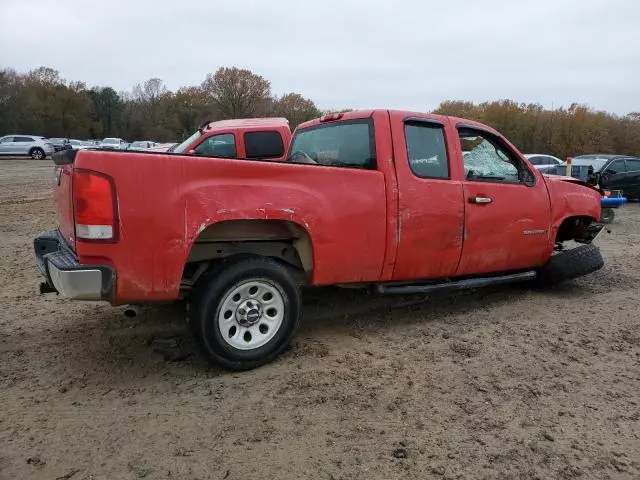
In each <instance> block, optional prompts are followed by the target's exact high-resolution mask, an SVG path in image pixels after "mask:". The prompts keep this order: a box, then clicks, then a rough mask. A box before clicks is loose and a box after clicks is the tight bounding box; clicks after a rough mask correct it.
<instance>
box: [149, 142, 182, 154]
mask: <svg viewBox="0 0 640 480" xmlns="http://www.w3.org/2000/svg"><path fill="white" fill-rule="evenodd" d="M177 146H178V144H177V143H156V144H155V145H154V146H153V147H150V148H149V149H148V151H150V152H171V151H173V148H175V147H177Z"/></svg>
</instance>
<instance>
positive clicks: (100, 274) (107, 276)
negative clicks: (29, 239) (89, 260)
mask: <svg viewBox="0 0 640 480" xmlns="http://www.w3.org/2000/svg"><path fill="white" fill-rule="evenodd" d="M33 243H34V249H35V256H36V266H37V268H38V271H39V272H40V274H41V275H43V276H44V277H45V279H46V283H45V284H44V285H41V287H40V291H41V292H45V291H56V292H58V293H59V294H60V295H62V296H63V297H66V298H70V299H73V300H107V301H112V300H113V295H114V292H115V278H116V276H115V271H114V270H113V269H112V268H111V267H109V266H107V265H81V264H80V262H79V261H78V257H77V256H76V255H75V253H73V251H71V249H70V248H69V246H68V245H67V244H66V242H65V241H64V240H63V239H62V237H61V236H60V234H59V233H58V232H57V231H56V230H54V231H50V232H47V233H45V234H42V235H40V236H39V237H37V238H36V239H35V240H34V242H33Z"/></svg>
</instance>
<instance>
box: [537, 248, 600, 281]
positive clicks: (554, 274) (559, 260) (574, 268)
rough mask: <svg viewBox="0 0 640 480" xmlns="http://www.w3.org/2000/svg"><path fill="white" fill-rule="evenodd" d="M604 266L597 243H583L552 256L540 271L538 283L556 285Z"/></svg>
mask: <svg viewBox="0 0 640 480" xmlns="http://www.w3.org/2000/svg"><path fill="white" fill-rule="evenodd" d="M603 266H604V259H603V258H602V255H601V254H600V250H599V249H598V247H596V246H595V245H591V244H589V245H581V246H579V247H576V248H573V249H571V250H565V251H563V252H560V253H558V254H556V255H553V256H552V257H551V260H549V262H548V263H547V264H546V265H545V266H544V267H542V268H541V269H540V270H539V271H538V275H537V277H536V280H535V282H536V284H538V285H539V286H551V285H556V284H558V283H560V282H564V281H566V280H571V279H573V278H577V277H581V276H583V275H587V274H589V273H593V272H595V271H596V270H600V269H601V268H602V267H603Z"/></svg>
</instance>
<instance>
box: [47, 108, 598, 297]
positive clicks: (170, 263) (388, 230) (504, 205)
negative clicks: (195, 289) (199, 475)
mask: <svg viewBox="0 0 640 480" xmlns="http://www.w3.org/2000/svg"><path fill="white" fill-rule="evenodd" d="M367 117H372V118H373V121H374V128H375V144H376V158H377V164H378V170H377V171H372V170H358V169H348V168H332V167H325V166H318V165H296V164H290V163H286V162H263V161H250V160H236V159H219V158H203V157H198V156H191V155H171V154H163V153H157V154H136V153H126V152H102V151H80V152H78V154H77V156H76V160H75V165H74V167H77V168H83V169H90V170H95V171H99V172H103V173H106V174H107V175H109V176H110V177H111V178H113V180H114V183H115V186H116V194H117V203H118V210H119V227H120V238H119V240H118V241H117V242H116V243H112V244H106V243H92V242H90V241H82V240H79V239H78V240H75V244H74V243H73V242H74V240H73V238H72V235H73V228H74V227H73V215H72V212H71V211H70V202H69V198H70V195H71V193H70V188H71V187H70V182H69V175H68V174H70V173H71V168H70V167H65V170H66V171H67V174H65V175H63V176H62V184H61V187H59V188H58V189H56V190H57V192H56V194H55V201H56V204H57V209H58V219H59V223H60V231H61V232H62V233H63V234H64V236H65V238H67V239H69V238H71V240H70V243H71V246H72V247H73V248H75V250H76V252H77V254H78V257H79V259H80V262H81V263H83V264H92V263H93V264H95V263H101V264H107V265H111V266H113V267H114V268H115V270H116V276H117V279H116V297H115V303H126V302H139V301H155V300H172V299H176V298H177V296H178V293H179V286H180V281H181V276H182V271H183V268H184V265H185V262H186V259H187V257H188V255H189V252H190V249H191V247H192V245H193V243H194V241H195V240H196V238H197V236H198V234H199V233H200V232H202V231H203V230H204V229H205V228H206V227H208V226H211V225H213V224H216V223H218V222H221V221H227V220H238V219H276V220H286V221H290V222H294V223H296V224H297V225H299V226H300V227H301V228H303V229H304V230H305V231H306V232H307V233H308V235H309V238H310V239H311V242H312V249H313V274H312V278H311V282H312V284H313V285H325V284H336V283H353V282H377V281H389V280H412V279H426V278H438V277H450V276H456V275H472V274H476V273H478V274H479V273H485V272H497V271H505V270H513V269H519V268H530V267H536V266H540V265H542V264H544V263H545V261H546V260H548V258H549V256H550V255H551V252H552V248H553V245H554V239H555V234H556V232H557V229H558V227H559V225H560V224H561V222H562V220H563V219H565V218H567V217H569V216H586V217H591V218H593V219H597V218H599V216H600V194H599V193H598V192H597V191H596V190H594V189H591V188H588V187H585V186H583V185H578V184H576V183H574V182H570V181H568V180H566V179H562V178H559V179H551V178H547V179H545V178H543V176H542V175H540V173H539V172H538V171H537V170H535V169H534V168H532V167H530V166H529V169H530V170H531V172H532V173H533V175H534V177H535V180H536V181H535V185H533V186H526V185H513V184H503V183H487V182H472V181H468V180H466V179H465V178H464V168H463V162H462V152H461V146H460V141H459V139H458V136H457V130H456V124H457V123H460V122H464V123H465V124H474V122H470V121H467V120H464V121H463V120H461V119H456V118H450V117H439V116H435V115H427V114H422V113H413V112H402V111H388V110H375V111H357V112H348V113H346V114H345V115H344V117H343V119H342V120H349V119H355V118H367ZM407 117H414V118H415V117H420V118H425V119H431V120H434V121H437V122H439V123H441V124H442V126H443V128H444V133H445V138H446V143H447V153H448V161H449V171H450V178H449V179H446V180H443V179H422V178H417V177H416V176H414V175H413V173H412V172H411V170H410V169H409V167H408V161H407V151H406V144H405V141H404V121H405V119H406V118H407ZM342 120H340V121H342ZM318 122H319V121H318V120H315V121H311V122H307V123H305V124H303V125H301V126H300V127H299V128H308V127H309V126H314V125H317V124H318ZM475 125H477V126H481V125H480V124H475ZM481 127H482V128H484V129H485V130H490V131H492V132H494V134H495V135H496V136H498V138H500V139H502V137H501V136H500V135H499V134H498V133H497V132H495V131H493V130H491V129H489V128H488V127H485V126H481ZM503 141H504V142H505V144H506V145H508V146H509V147H510V148H512V149H513V150H514V153H515V154H516V155H518V156H519V157H522V156H521V155H520V153H518V152H517V150H515V147H513V146H512V145H511V144H509V143H508V142H507V141H506V140H504V139H503ZM522 161H523V162H525V164H526V165H528V164H527V163H526V160H524V159H522ZM480 195H486V196H489V197H491V198H492V199H493V203H491V204H489V205H478V204H470V203H469V202H468V198H469V197H471V196H480ZM525 231H529V232H534V234H525V233H524V232H525ZM539 231H543V233H542V234H541V233H539ZM535 232H538V233H535Z"/></svg>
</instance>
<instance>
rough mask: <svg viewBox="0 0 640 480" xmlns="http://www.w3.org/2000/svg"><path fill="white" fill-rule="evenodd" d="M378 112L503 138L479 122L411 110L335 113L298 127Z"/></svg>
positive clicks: (367, 115) (379, 109) (382, 109)
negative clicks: (445, 124)
mask: <svg viewBox="0 0 640 480" xmlns="http://www.w3.org/2000/svg"><path fill="white" fill-rule="evenodd" d="M376 112H387V113H388V114H389V117H391V118H398V117H399V118H402V119H407V118H425V119H432V120H436V121H438V122H440V123H443V124H444V123H447V120H450V121H451V122H452V123H453V124H454V125H456V126H469V127H475V128H479V129H481V130H485V131H488V132H491V133H493V134H494V135H498V136H501V135H500V134H499V133H498V132H497V131H496V130H494V129H493V128H491V127H489V126H487V125H484V124H482V123H479V122H475V121H473V120H468V119H466V118H458V117H451V116H445V115H436V114H434V113H425V112H413V111H410V110H392V109H387V108H378V109H370V110H351V111H347V112H335V113H329V114H327V115H323V116H322V117H320V118H316V119H314V120H309V121H308V122H304V123H301V124H300V125H298V128H307V127H313V126H316V125H320V124H321V123H325V121H326V122H327V123H329V122H330V121H331V120H324V119H325V117H331V116H339V118H335V119H334V120H341V121H344V120H356V119H361V118H369V117H371V116H373V115H374V114H375V113H376Z"/></svg>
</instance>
